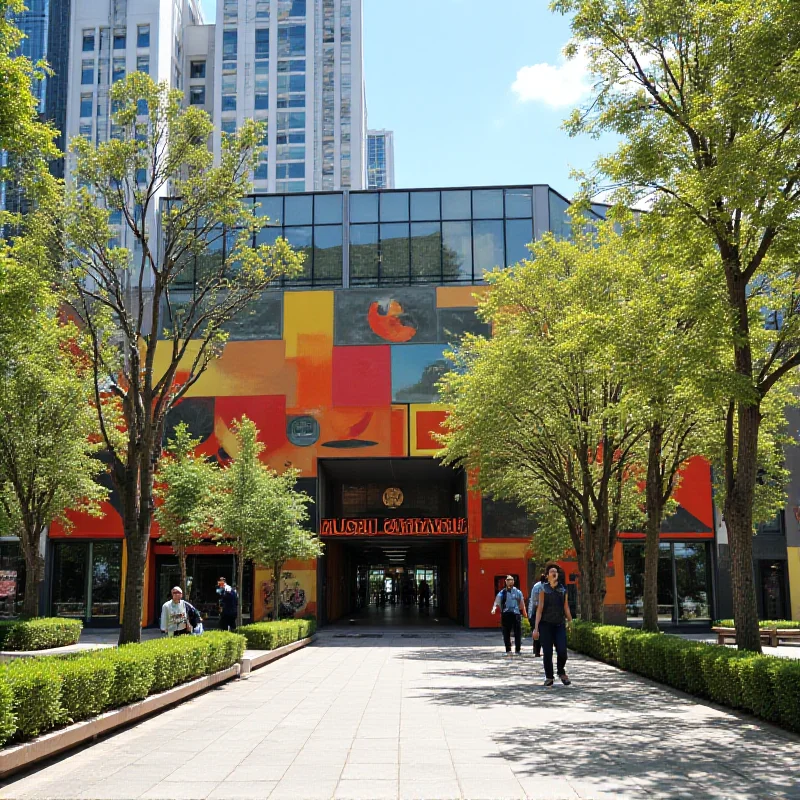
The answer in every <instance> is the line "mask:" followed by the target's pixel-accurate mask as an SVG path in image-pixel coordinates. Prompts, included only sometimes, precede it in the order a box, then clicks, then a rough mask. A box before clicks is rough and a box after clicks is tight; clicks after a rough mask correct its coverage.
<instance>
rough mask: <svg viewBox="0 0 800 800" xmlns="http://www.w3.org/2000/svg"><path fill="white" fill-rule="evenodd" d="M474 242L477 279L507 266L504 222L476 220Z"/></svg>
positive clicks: (473, 228)
mask: <svg viewBox="0 0 800 800" xmlns="http://www.w3.org/2000/svg"><path fill="white" fill-rule="evenodd" d="M472 241H473V252H474V256H475V277H476V278H477V279H481V278H482V277H483V273H484V272H488V271H490V270H493V269H495V267H500V268H501V269H502V268H503V267H504V266H505V259H504V254H503V220H501V219H497V220H494V219H489V220H475V222H473V223H472Z"/></svg>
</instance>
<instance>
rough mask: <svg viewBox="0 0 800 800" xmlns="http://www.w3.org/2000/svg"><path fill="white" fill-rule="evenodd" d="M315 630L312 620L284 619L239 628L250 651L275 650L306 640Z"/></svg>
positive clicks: (314, 623) (315, 624)
mask: <svg viewBox="0 0 800 800" xmlns="http://www.w3.org/2000/svg"><path fill="white" fill-rule="evenodd" d="M316 629H317V623H316V621H315V620H313V619H284V620H280V621H278V622H255V623H253V624H252V625H243V626H242V627H241V628H239V633H241V634H242V635H243V636H244V637H245V638H246V639H247V646H248V648H249V649H250V650H275V649H276V648H278V647H283V646H284V645H287V644H291V643H292V642H297V641H299V640H300V639H306V638H308V637H309V636H311V635H312V634H313V633H314V631H315V630H316Z"/></svg>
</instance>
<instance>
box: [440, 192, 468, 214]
mask: <svg viewBox="0 0 800 800" xmlns="http://www.w3.org/2000/svg"><path fill="white" fill-rule="evenodd" d="M470 213H471V212H470V202H469V192H466V191H464V192H461V191H459V192H442V219H469V218H470Z"/></svg>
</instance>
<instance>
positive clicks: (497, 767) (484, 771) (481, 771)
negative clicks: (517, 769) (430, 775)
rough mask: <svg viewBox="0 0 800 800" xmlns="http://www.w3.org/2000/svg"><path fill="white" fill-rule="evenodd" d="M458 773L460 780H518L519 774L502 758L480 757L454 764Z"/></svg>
mask: <svg viewBox="0 0 800 800" xmlns="http://www.w3.org/2000/svg"><path fill="white" fill-rule="evenodd" d="M453 766H454V767H455V771H456V775H457V776H458V778H459V780H461V778H465V779H468V780H494V779H505V780H518V779H519V776H518V775H516V774H515V773H514V770H513V768H512V767H511V766H510V765H509V764H507V763H504V762H503V760H502V759H499V758H495V759H492V760H490V759H479V760H476V761H473V762H472V763H470V764H454V765H453Z"/></svg>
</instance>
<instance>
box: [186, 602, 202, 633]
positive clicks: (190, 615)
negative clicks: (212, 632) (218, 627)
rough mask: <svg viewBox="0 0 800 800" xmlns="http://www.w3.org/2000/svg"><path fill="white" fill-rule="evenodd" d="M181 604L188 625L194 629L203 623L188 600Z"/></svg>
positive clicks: (198, 613)
mask: <svg viewBox="0 0 800 800" xmlns="http://www.w3.org/2000/svg"><path fill="white" fill-rule="evenodd" d="M181 602H182V603H183V604H184V605H185V606H186V619H188V620H189V624H190V625H191V626H192V627H193V628H196V627H197V626H198V625H200V624H201V623H202V621H203V618H202V617H201V616H200V612H199V611H198V610H197V609H196V608H195V607H194V606H193V605H192V604H191V603H190V602H189V601H188V600H183V601H181Z"/></svg>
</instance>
